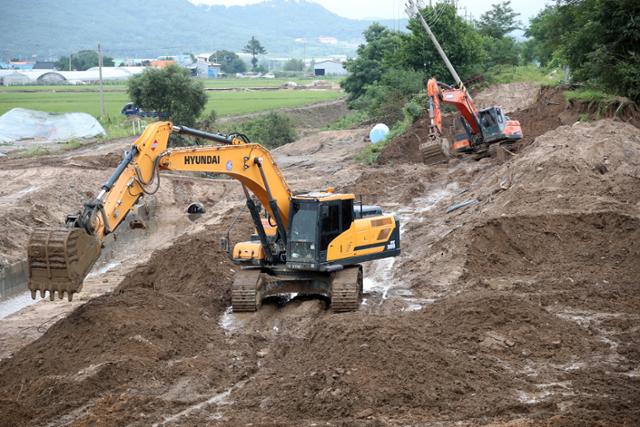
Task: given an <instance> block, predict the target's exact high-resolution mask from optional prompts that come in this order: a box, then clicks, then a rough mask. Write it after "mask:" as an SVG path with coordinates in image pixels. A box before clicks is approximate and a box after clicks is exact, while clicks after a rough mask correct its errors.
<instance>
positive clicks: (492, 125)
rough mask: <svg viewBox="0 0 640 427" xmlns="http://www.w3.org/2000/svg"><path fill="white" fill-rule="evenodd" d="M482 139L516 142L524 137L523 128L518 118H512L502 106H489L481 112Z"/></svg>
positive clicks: (486, 140) (485, 140)
mask: <svg viewBox="0 0 640 427" xmlns="http://www.w3.org/2000/svg"><path fill="white" fill-rule="evenodd" d="M479 113H480V114H479V116H480V128H481V129H482V137H483V138H482V139H483V140H484V142H486V143H488V144H491V143H494V142H507V143H509V142H516V141H519V140H521V139H522V128H521V127H520V122H519V121H517V120H510V119H509V117H508V116H506V115H505V114H504V112H503V111H502V108H500V107H489V108H485V109H483V110H480V112H479Z"/></svg>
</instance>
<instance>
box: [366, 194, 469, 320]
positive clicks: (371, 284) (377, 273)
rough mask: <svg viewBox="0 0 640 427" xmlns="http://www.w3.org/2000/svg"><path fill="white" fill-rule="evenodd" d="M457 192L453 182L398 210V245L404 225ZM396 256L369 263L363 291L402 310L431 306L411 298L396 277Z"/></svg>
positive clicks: (423, 299)
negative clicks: (392, 300)
mask: <svg viewBox="0 0 640 427" xmlns="http://www.w3.org/2000/svg"><path fill="white" fill-rule="evenodd" d="M458 190H459V187H458V183H456V182H453V183H450V184H448V185H447V186H446V187H445V188H438V189H434V190H432V191H430V192H429V193H427V194H426V195H425V196H422V197H416V198H415V199H413V203H412V205H413V206H411V207H405V208H402V209H400V210H399V211H398V212H396V214H397V215H398V216H399V217H400V245H401V247H402V235H403V234H404V228H405V227H406V225H407V224H411V223H414V222H416V221H419V219H418V217H419V216H420V215H419V214H422V213H425V212H429V211H432V210H433V209H435V207H436V205H437V204H438V203H440V202H441V201H442V200H443V199H445V198H446V197H449V196H451V195H453V194H455V193H456V192H457V191H458ZM396 259H397V257H394V258H385V259H381V260H378V261H372V262H371V263H369V264H368V265H367V266H366V268H365V277H364V280H363V291H364V293H365V294H378V295H380V296H381V300H380V303H379V304H382V303H383V302H384V301H385V300H386V299H388V298H396V299H400V300H402V301H403V302H404V303H405V305H406V306H405V308H404V309H403V311H417V310H421V309H422V308H423V307H424V306H425V305H428V304H432V303H433V302H434V301H435V300H434V299H430V298H417V297H414V295H413V292H412V291H411V290H410V289H408V288H407V287H406V286H405V284H404V283H403V282H402V280H399V279H398V278H396V277H395V274H394V273H395V271H394V265H395V262H396Z"/></svg>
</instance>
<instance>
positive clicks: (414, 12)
mask: <svg viewBox="0 0 640 427" xmlns="http://www.w3.org/2000/svg"><path fill="white" fill-rule="evenodd" d="M406 10H407V15H409V16H410V17H411V16H417V17H418V20H419V21H420V22H421V23H422V27H423V28H424V30H425V31H426V32H427V34H428V35H429V38H431V41H432V42H433V44H434V46H435V47H436V50H437V51H438V53H439V54H440V57H441V58H442V60H443V61H444V63H445V65H446V66H447V68H448V69H449V72H450V73H451V75H452V76H453V79H454V80H455V82H456V84H457V85H458V86H459V87H462V80H461V79H460V76H458V73H457V72H456V70H455V68H453V65H451V62H450V61H449V58H448V57H447V54H446V53H444V50H442V46H440V43H438V39H436V36H434V35H433V33H432V32H431V28H430V27H429V24H427V21H425V19H424V17H423V16H422V13H420V10H419V9H418V7H417V5H416V2H415V1H414V0H408V1H407V9H406Z"/></svg>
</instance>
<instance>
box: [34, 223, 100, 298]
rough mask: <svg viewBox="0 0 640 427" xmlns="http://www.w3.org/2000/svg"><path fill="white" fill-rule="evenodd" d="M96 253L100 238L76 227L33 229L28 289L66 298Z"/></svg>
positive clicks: (70, 296)
mask: <svg viewBox="0 0 640 427" xmlns="http://www.w3.org/2000/svg"><path fill="white" fill-rule="evenodd" d="M99 256H100V241H99V240H98V239H97V238H96V237H95V236H92V235H90V234H88V233H87V232H86V231H85V230H83V229H80V228H59V229H45V228H41V229H36V230H34V232H33V233H32V235H31V239H30V240H29V248H28V258H29V261H28V263H29V289H30V290H31V297H32V298H34V299H35V296H36V291H40V297H41V298H45V295H46V292H47V291H48V292H49V299H51V300H52V301H53V300H54V299H55V296H56V292H57V294H58V298H60V299H63V298H64V294H65V292H66V293H67V298H68V300H69V301H71V299H72V298H73V293H75V292H78V291H80V289H82V282H83V280H84V278H85V276H86V275H87V273H89V270H91V267H92V266H93V264H94V263H95V262H96V260H97V259H98V257H99Z"/></svg>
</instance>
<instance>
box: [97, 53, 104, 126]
mask: <svg viewBox="0 0 640 427" xmlns="http://www.w3.org/2000/svg"><path fill="white" fill-rule="evenodd" d="M98 70H99V75H100V117H104V88H103V87H102V48H101V47H100V43H98Z"/></svg>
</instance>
